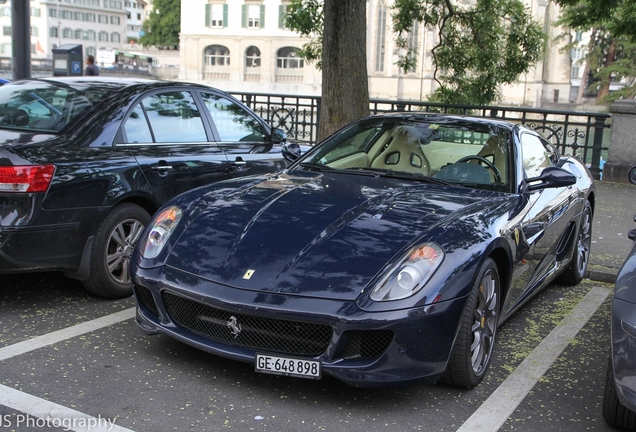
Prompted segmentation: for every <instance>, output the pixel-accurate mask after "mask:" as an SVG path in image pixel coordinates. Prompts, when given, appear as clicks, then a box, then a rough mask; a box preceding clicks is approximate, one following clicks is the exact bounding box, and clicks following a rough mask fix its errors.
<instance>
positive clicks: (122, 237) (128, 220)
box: [84, 204, 150, 298]
mask: <svg viewBox="0 0 636 432" xmlns="http://www.w3.org/2000/svg"><path fill="white" fill-rule="evenodd" d="M149 220H150V215H149V214H148V212H146V211H145V210H144V209H142V208H141V207H139V206H137V205H135V204H122V205H119V206H117V207H115V208H114V209H112V210H111V211H110V213H108V215H106V217H105V218H104V220H103V222H102V223H101V224H100V226H99V228H98V230H97V234H96V236H95V243H94V244H93V251H92V254H91V274H90V276H89V278H88V280H86V281H84V286H85V287H86V288H87V289H88V290H89V291H91V292H92V293H94V294H97V295H99V296H102V297H109V298H120V297H127V296H130V295H132V282H131V279H130V257H131V255H132V252H133V249H134V248H135V245H136V244H137V241H138V240H139V237H140V236H141V233H142V232H143V230H144V228H145V227H146V225H147V224H148V221H149Z"/></svg>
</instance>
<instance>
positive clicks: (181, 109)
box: [124, 91, 208, 143]
mask: <svg viewBox="0 0 636 432" xmlns="http://www.w3.org/2000/svg"><path fill="white" fill-rule="evenodd" d="M124 131H125V133H126V138H125V140H126V142H127V143H141V142H153V141H154V142H156V143H178V142H206V141H208V138H207V135H206V133H205V128H204V126H203V120H202V119H201V113H200V112H199V110H198V108H197V106H196V104H195V102H194V98H193V97H192V95H191V94H190V93H189V92H187V91H170V92H162V93H154V94H152V95H150V96H147V97H145V98H144V99H143V100H142V101H141V102H140V103H139V104H137V106H135V108H134V109H133V111H132V112H131V113H130V116H129V117H128V119H127V120H126V123H125V124H124Z"/></svg>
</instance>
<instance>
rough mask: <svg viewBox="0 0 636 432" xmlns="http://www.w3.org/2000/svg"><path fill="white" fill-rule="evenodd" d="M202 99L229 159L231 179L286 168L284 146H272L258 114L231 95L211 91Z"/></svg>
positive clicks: (266, 127)
mask: <svg viewBox="0 0 636 432" xmlns="http://www.w3.org/2000/svg"><path fill="white" fill-rule="evenodd" d="M200 95H201V99H202V100H203V104H204V105H205V107H206V108H207V111H208V112H209V114H210V117H211V118H212V129H213V130H214V132H215V133H216V134H217V136H218V141H219V145H220V146H221V148H222V149H223V151H224V152H225V154H226V155H227V158H228V161H229V164H230V173H229V174H230V176H231V177H242V176H246V175H252V174H265V173H270V172H274V171H278V170H281V169H284V168H285V167H286V166H287V163H286V162H285V160H284V159H283V158H282V154H281V150H282V146H281V144H280V143H274V142H272V136H271V135H272V132H271V129H270V128H269V127H268V126H266V125H265V124H264V122H263V121H262V120H261V119H259V118H258V117H257V116H256V114H254V113H253V112H251V111H249V110H248V109H246V107H244V106H243V105H242V104H240V102H238V101H236V100H234V99H232V98H231V97H229V96H228V95H224V94H220V93H214V92H212V91H201V92H200Z"/></svg>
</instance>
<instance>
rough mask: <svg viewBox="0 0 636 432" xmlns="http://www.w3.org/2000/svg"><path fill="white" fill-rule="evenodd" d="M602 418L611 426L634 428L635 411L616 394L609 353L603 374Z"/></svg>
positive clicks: (635, 420)
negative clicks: (628, 407) (605, 372)
mask: <svg viewBox="0 0 636 432" xmlns="http://www.w3.org/2000/svg"><path fill="white" fill-rule="evenodd" d="M603 418H604V419H605V421H606V422H607V423H608V424H610V425H612V426H616V427H619V428H624V429H628V430H636V413H634V412H633V411H630V410H629V409H627V408H626V407H625V405H623V404H622V403H621V401H620V400H619V399H618V396H617V395H616V381H615V380H614V367H613V365H612V355H611V354H610V358H609V362H608V364H607V374H606V375H605V393H604V395H603Z"/></svg>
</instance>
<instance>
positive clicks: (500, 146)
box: [477, 135, 508, 183]
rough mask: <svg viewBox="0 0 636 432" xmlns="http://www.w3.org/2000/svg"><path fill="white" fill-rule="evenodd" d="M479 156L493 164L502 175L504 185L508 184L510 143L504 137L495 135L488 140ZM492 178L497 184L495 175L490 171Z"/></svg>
mask: <svg viewBox="0 0 636 432" xmlns="http://www.w3.org/2000/svg"><path fill="white" fill-rule="evenodd" d="M477 156H481V157H483V158H485V159H488V160H489V161H490V162H492V163H493V164H494V165H495V166H496V167H497V168H498V169H499V172H500V173H501V181H502V183H507V182H508V167H507V162H508V142H507V141H506V138H505V137H504V136H503V135H494V136H491V137H490V138H488V141H486V144H485V145H484V147H483V148H482V149H481V150H480V151H479V153H477ZM488 172H489V173H490V177H491V179H492V181H493V183H494V182H495V173H494V172H493V171H492V170H491V169H489V170H488Z"/></svg>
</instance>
